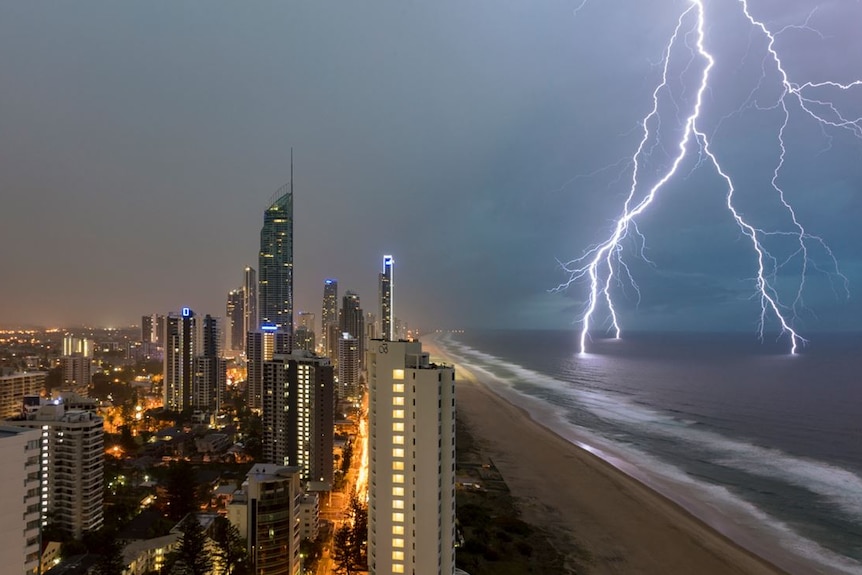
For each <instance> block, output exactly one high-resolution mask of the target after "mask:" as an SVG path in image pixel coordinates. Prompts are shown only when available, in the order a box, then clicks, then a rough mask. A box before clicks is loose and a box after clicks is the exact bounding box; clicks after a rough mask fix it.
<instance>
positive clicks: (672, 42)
mask: <svg viewBox="0 0 862 575" xmlns="http://www.w3.org/2000/svg"><path fill="white" fill-rule="evenodd" d="M737 1H738V4H739V6H740V9H741V10H742V13H743V14H744V16H745V18H746V19H747V20H748V22H749V23H750V24H751V26H752V28H753V29H754V30H759V31H760V33H761V34H762V35H763V37H764V39H765V41H766V43H767V47H766V55H765V56H764V66H763V75H762V77H761V78H760V82H761V83H762V82H765V81H766V74H767V68H766V66H767V64H766V62H767V61H769V62H770V64H771V66H772V68H771V71H774V72H776V73H777V74H778V75H779V78H780V84H779V87H780V88H781V94H780V96H778V98H777V101H776V102H775V103H774V104H773V105H772V106H770V107H769V108H766V109H770V110H780V111H781V112H782V114H783V121H782V123H781V126H780V127H779V128H778V130H777V133H776V141H777V145H778V148H779V156H778V159H777V161H776V164H775V166H774V170H773V174H772V179H771V181H770V184H771V188H772V190H773V191H774V192H775V193H776V195H777V197H778V200H779V203H780V205H781V207H782V208H783V209H784V210H786V212H787V214H788V215H789V217H790V221H791V222H792V230H791V231H773V230H768V231H767V230H763V229H760V228H757V227H755V226H754V225H752V224H751V223H749V221H747V220H746V219H745V218H744V217H743V216H742V214H741V213H740V212H739V211H738V210H737V208H736V207H735V204H734V195H735V192H736V191H737V189H736V186H735V185H734V182H733V179H732V177H731V176H730V174H729V173H728V172H727V171H726V170H725V169H724V168H723V166H722V164H721V162H720V160H719V158H718V157H717V156H716V154H715V153H714V152H713V151H712V149H711V141H710V137H709V135H708V134H707V132H706V131H704V130H703V129H701V128H700V127H699V121H700V120H701V110H702V108H703V100H704V94H705V93H706V92H707V91H708V90H711V89H712V86H711V85H710V72H711V71H712V69H713V67H714V65H715V62H716V60H715V57H714V56H713V54H712V53H711V52H710V51H709V50H708V49H707V38H706V31H705V30H706V28H707V16H706V9H705V1H704V0H690V2H689V5H688V7H687V8H686V9H685V10H684V11H683V12H682V13H681V14H680V15H679V17H678V19H677V23H676V26H675V28H674V30H673V33H672V34H671V37H670V39H669V40H668V42H667V44H666V45H665V48H664V51H663V55H662V62H663V64H662V75H661V81H660V82H659V84H658V85H657V86H656V87H655V89H654V90H653V92H652V109H651V110H650V111H649V113H648V114H647V115H646V116H644V117H643V118H642V120H641V121H640V127H641V129H642V137H641V139H640V142H639V144H638V146H637V149H636V150H635V152H634V154H633V155H632V156H631V158H630V159H629V161H630V162H631V164H632V166H633V167H632V176H631V182H630V187H629V191H628V195H627V197H626V200H625V203H624V204H623V210H622V214H621V215H620V216H619V217H618V219H617V220H616V223H615V225H614V228H613V233H612V234H611V235H610V237H608V238H607V239H606V240H605V241H603V242H601V243H598V244H596V245H594V246H592V247H590V248H589V249H588V250H586V251H585V252H584V254H583V255H582V256H580V257H579V258H576V259H574V260H571V261H569V262H565V263H563V262H561V266H562V268H563V270H564V271H565V273H566V274H568V278H567V280H566V281H565V282H563V283H561V284H560V285H559V286H557V288H555V290H556V291H560V290H564V289H567V288H569V287H571V286H572V285H573V284H574V283H576V282H578V281H579V280H582V279H584V278H586V280H587V283H588V285H589V290H588V299H587V303H586V306H585V310H584V313H583V315H582V317H581V331H580V337H579V350H578V351H579V352H580V353H585V352H586V347H587V338H588V337H589V334H590V329H591V326H592V323H591V322H592V320H593V316H594V314H595V313H596V309H597V307H598V305H599V303H600V302H601V301H604V302H605V305H606V307H607V310H608V316H609V323H610V326H611V327H610V329H611V331H612V332H613V334H614V338H615V339H620V337H621V334H622V330H621V327H620V322H619V317H618V314H617V310H616V308H615V306H614V302H613V297H612V295H611V289H612V287H613V285H614V284H615V282H620V281H621V280H622V279H627V280H628V281H629V282H630V283H631V285H632V286H633V287H634V289H635V291H636V292H637V293H638V296H639V297H640V291H639V289H638V286H637V284H636V283H635V281H634V278H633V277H632V276H631V274H630V271H629V268H628V266H627V265H626V264H625V262H624V261H623V259H622V253H623V245H622V242H623V240H625V239H626V238H628V237H629V233H630V232H631V233H632V235H633V236H635V240H637V241H639V242H640V246H641V248H640V250H639V252H640V254H639V255H641V256H642V257H643V236H642V235H641V234H640V231H639V230H638V228H637V224H636V218H637V217H638V216H639V215H640V214H642V213H643V212H644V211H646V210H647V208H649V206H650V205H651V204H652V202H653V200H654V199H655V197H656V195H657V194H658V193H659V192H660V191H661V189H662V188H663V187H664V186H665V184H667V182H668V181H670V180H671V179H673V178H674V176H676V175H677V173H678V170H679V166H680V164H681V163H682V161H683V160H684V159H685V158H686V157H687V156H688V152H689V147H690V145H691V144H692V143H693V142H694V143H696V144H697V149H698V151H699V152H700V154H701V155H702V159H701V162H702V163H708V164H711V165H712V167H713V168H714V170H715V172H716V173H717V175H718V176H719V177H720V178H721V179H722V180H723V181H724V183H725V186H726V198H725V205H726V207H727V210H728V212H729V214H730V215H731V217H732V218H733V220H734V222H735V223H736V224H737V226H738V227H739V230H740V232H741V233H742V235H743V236H744V237H745V238H747V239H748V240H749V241H750V245H751V248H752V250H753V252H754V255H755V259H756V261H757V265H756V275H755V277H754V281H755V287H756V289H755V295H756V296H757V297H758V298H759V300H760V318H759V323H758V335H759V337H760V338H761V339H762V338H763V335H764V329H765V324H766V321H767V319H768V317H773V318H774V319H775V320H777V321H778V323H779V325H780V326H781V335H786V336H788V337H789V340H790V353H791V354H795V353H797V351H798V348H799V346H800V345H802V344H804V343H805V342H806V340H805V339H804V338H803V337H802V336H801V335H800V334H799V332H798V331H797V330H796V329H795V328H794V323H795V322H794V320H795V319H796V318H797V312H798V311H799V309H800V308H801V307H803V301H802V295H803V291H804V288H805V277H806V274H807V273H808V271H809V266H810V267H812V268H815V269H817V266H816V265H815V264H814V263H813V262H812V261H811V258H810V257H809V245H810V244H812V243H813V244H816V245H817V246H819V247H820V248H821V249H823V250H824V252H825V253H826V254H827V257H828V258H829V260H830V268H831V270H830V273H831V274H833V275H834V276H836V277H838V278H840V279H841V280H842V281H843V286H844V291H845V292H846V293H847V294H848V296H849V291H848V280H847V278H846V277H845V276H844V275H843V274H842V273H841V271H840V269H839V267H838V262H837V260H836V259H835V257H834V255H833V253H832V251H831V249H830V248H829V247H828V245H826V243H825V242H824V241H823V239H822V238H820V237H819V236H815V235H812V234H809V233H808V232H807V231H806V230H805V228H804V227H803V225H802V224H801V223H800V222H799V219H798V218H797V215H796V212H795V211H794V209H793V207H792V206H791V204H790V203H789V201H788V200H787V199H786V197H785V194H784V190H783V189H782V188H781V187H780V186H779V184H778V179H779V176H780V174H781V170H782V168H783V167H784V160H785V156H786V144H785V140H784V132H785V129H786V128H787V125H788V123H789V121H790V117H791V114H790V108H789V106H790V105H791V104H792V103H795V104H796V106H797V107H798V108H799V109H801V110H802V112H803V113H804V114H806V115H808V116H809V117H810V118H812V119H814V120H815V121H816V122H818V123H819V124H820V126H821V127H822V128H824V129H825V128H838V129H846V130H848V131H850V132H851V133H852V134H853V135H854V136H856V137H858V138H862V118H855V119H854V118H847V117H845V116H844V115H843V114H842V113H841V112H840V110H839V109H838V108H837V107H836V106H835V105H834V104H832V103H831V102H830V101H828V100H823V99H822V96H820V97H817V98H815V97H809V96H807V95H806V91H810V90H813V89H822V88H831V89H835V90H842V91H846V90H850V89H852V88H857V87H862V80H857V81H854V82H850V83H839V82H832V81H825V82H807V83H804V84H796V83H793V82H791V80H790V78H789V76H788V74H787V72H786V71H785V67H784V65H783V63H782V60H781V57H780V54H779V53H778V51H777V49H776V47H775V40H776V36H777V35H778V34H781V33H782V32H783V31H784V30H787V29H790V28H803V29H807V30H812V31H814V29H813V28H810V26H809V25H808V21H806V22H805V23H804V24H803V25H801V26H786V27H785V28H782V29H781V30H779V31H778V32H776V33H773V32H771V31H770V30H769V29H768V28H767V26H766V25H765V24H764V23H763V22H761V21H759V20H757V19H755V18H754V17H753V16H752V15H751V12H750V10H749V5H748V0H737ZM586 4H587V1H586V0H585V1H584V2H583V3H582V4H581V5H580V6H579V7H578V9H577V10H576V11H575V15H577V13H578V12H579V11H580V10H581V9H583V7H584V6H585V5H586ZM815 10H816V9H815ZM812 14H813V12H812ZM809 19H810V15H809ZM692 21H693V22H692ZM690 35H691V36H694V37H695V38H696V39H695V41H694V42H693V44H694V45H693V46H692V45H690V44H689V42H688V37H689V36H690ZM680 37H683V38H685V40H684V42H685V45H686V46H688V47H689V49H690V52H691V57H692V61H691V62H689V65H693V64H694V60H695V58H697V59H698V60H699V61H700V62H702V64H701V65H702V66H703V69H702V72H701V76H700V83H699V85H698V88H697V92H696V95H695V98H694V103H693V104H692V105H691V108H690V110H689V112H688V116H687V117H686V119H685V122H684V124H683V125H684V130H683V133H682V136H681V137H680V138H679V140H678V142H677V148H678V151H677V152H676V156H675V157H674V159H673V161H672V163H671V165H670V167H669V168H668V169H667V170H666V171H665V173H664V175H663V176H662V177H661V178H660V179H659V180H658V182H657V183H655V184H654V185H653V186H652V187H650V188H649V189H648V191H647V193H646V194H645V195H644V196H643V198H641V199H637V198H636V195H637V193H638V192H639V191H640V190H641V182H640V169H641V167H642V165H641V163H642V161H644V160H645V156H646V155H648V154H649V149H648V144H650V143H651V141H652V139H653V138H658V135H657V134H654V132H653V128H652V126H655V131H656V132H657V131H658V128H659V127H660V123H661V117H660V113H659V106H660V100H661V97H662V94H663V92H664V91H666V90H669V86H668V83H669V75H668V74H669V66H670V64H671V62H672V61H673V59H672V52H673V49H674V47H675V46H676V45H677V42H678V41H679V40H680ZM687 68H688V67H686V69H687ZM672 79H678V78H672ZM759 87H760V83H759V84H758V86H757V87H756V88H754V90H752V92H751V94H750V95H749V98H748V101H747V102H746V103H745V104H743V106H742V107H741V108H740V109H739V111H742V109H743V108H744V107H745V105H746V104H748V103H751V102H753V99H754V95H755V92H756V91H757V89H758V88H759ZM758 109H763V108H759V107H758ZM656 144H657V141H656V143H653V145H656ZM701 162H699V163H698V165H697V166H696V167H699V166H700V163H701ZM773 235H775V236H778V235H780V236H789V237H791V238H793V241H795V242H797V243H798V247H797V248H796V251H795V252H794V253H793V254H792V255H791V256H790V258H788V259H787V260H784V261H783V262H779V261H778V260H777V259H776V258H775V257H774V256H772V255H771V254H770V253H769V251H768V250H767V249H766V247H765V246H764V244H763V238H765V237H768V236H773ZM797 256H798V257H800V258H801V262H802V263H801V271H800V275H801V277H800V280H799V286H798V288H797V290H796V294H795V298H794V300H793V302H792V304H790V305H789V306H788V305H786V304H783V303H782V302H781V300H780V299H779V295H778V290H777V288H776V287H775V283H776V275H777V271H778V269H780V268H781V267H782V266H783V265H786V264H787V263H788V262H789V261H790V260H791V259H793V258H795V257H797Z"/></svg>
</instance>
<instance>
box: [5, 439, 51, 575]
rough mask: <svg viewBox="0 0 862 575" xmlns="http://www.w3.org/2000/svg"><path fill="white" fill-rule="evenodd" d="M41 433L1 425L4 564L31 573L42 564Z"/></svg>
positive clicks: (13, 571)
mask: <svg viewBox="0 0 862 575" xmlns="http://www.w3.org/2000/svg"><path fill="white" fill-rule="evenodd" d="M40 443H41V433H40V432H39V430H38V429H24V428H22V427H14V426H11V425H3V426H0V461H2V462H3V465H2V466H0V485H3V489H2V491H0V565H6V567H5V568H4V573H18V574H26V575H30V574H33V573H36V572H37V570H38V567H39V559H40V549H39V455H40Z"/></svg>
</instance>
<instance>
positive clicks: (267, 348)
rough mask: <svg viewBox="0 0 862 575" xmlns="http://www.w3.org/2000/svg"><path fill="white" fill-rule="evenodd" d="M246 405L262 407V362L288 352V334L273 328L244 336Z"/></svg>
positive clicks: (253, 407)
mask: <svg viewBox="0 0 862 575" xmlns="http://www.w3.org/2000/svg"><path fill="white" fill-rule="evenodd" d="M245 345H246V359H247V368H248V372H247V375H246V378H247V381H246V393H247V395H248V398H247V401H248V407H249V408H250V409H254V410H256V411H260V410H261V409H263V364H264V362H266V361H270V360H271V359H272V357H273V356H274V355H275V354H277V353H289V352H290V336H289V334H286V333H284V332H281V331H276V330H275V329H261V330H257V331H253V332H250V333H249V334H248V337H247V338H246V344H245Z"/></svg>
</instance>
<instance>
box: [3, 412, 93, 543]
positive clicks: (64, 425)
mask: <svg viewBox="0 0 862 575" xmlns="http://www.w3.org/2000/svg"><path fill="white" fill-rule="evenodd" d="M6 424H8V425H14V426H18V427H28V428H30V429H38V430H40V431H41V434H42V438H41V441H42V447H41V454H42V455H41V457H42V469H41V488H42V493H43V500H42V504H43V505H42V522H43V524H44V523H46V522H47V521H48V519H49V516H50V520H51V521H52V522H53V523H54V524H56V525H57V527H59V528H60V529H62V530H64V531H66V532H67V533H68V534H69V535H71V536H72V537H75V538H80V537H81V534H82V533H84V532H85V531H92V530H97V529H99V528H100V527H101V526H102V523H103V521H104V515H103V512H102V500H103V485H102V482H103V475H104V468H103V459H104V456H105V453H104V440H103V436H104V431H103V425H102V418H101V417H99V416H98V415H96V414H95V413H93V412H92V411H87V410H83V409H73V408H71V407H70V406H68V405H66V404H65V402H64V400H63V399H58V400H55V401H51V402H50V403H45V404H42V405H40V406H39V407H38V408H34V409H33V410H32V411H30V413H28V414H27V415H26V416H23V417H22V418H19V419H15V420H9V421H7V422H6Z"/></svg>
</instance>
